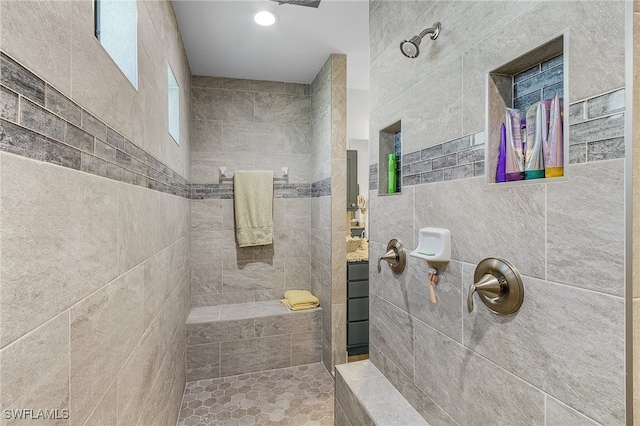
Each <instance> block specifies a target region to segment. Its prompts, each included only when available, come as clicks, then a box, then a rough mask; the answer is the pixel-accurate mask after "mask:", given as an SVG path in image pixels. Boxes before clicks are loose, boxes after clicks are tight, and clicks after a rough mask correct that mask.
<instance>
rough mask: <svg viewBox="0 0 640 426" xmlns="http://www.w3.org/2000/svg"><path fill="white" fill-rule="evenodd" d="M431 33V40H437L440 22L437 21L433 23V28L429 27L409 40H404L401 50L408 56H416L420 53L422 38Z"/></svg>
mask: <svg viewBox="0 0 640 426" xmlns="http://www.w3.org/2000/svg"><path fill="white" fill-rule="evenodd" d="M427 34H430V36H429V37H431V40H435V39H436V38H438V34H440V22H436V23H435V24H433V27H432V28H427V29H426V30H424V31H422V32H421V33H420V34H418V35H416V36H413V37H411V38H410V39H409V40H404V41H402V42H401V43H400V51H401V52H402V54H403V55H404V56H406V57H407V58H415V57H417V56H418V55H419V54H420V47H419V46H420V42H421V41H422V38H423V37H424V36H426V35H427Z"/></svg>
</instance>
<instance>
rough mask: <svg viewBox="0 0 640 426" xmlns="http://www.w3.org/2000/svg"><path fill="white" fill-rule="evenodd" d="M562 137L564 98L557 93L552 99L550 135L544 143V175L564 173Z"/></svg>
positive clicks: (551, 176)
mask: <svg viewBox="0 0 640 426" xmlns="http://www.w3.org/2000/svg"><path fill="white" fill-rule="evenodd" d="M562 145H563V137H562V99H561V98H560V96H559V95H558V94H557V93H556V95H555V96H554V97H553V100H552V101H551V112H550V116H549V137H548V140H547V143H546V144H544V167H545V169H544V175H545V177H548V178H553V177H559V176H563V175H564V162H563V146H562Z"/></svg>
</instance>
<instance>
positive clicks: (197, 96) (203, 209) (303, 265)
mask: <svg viewBox="0 0 640 426" xmlns="http://www.w3.org/2000/svg"><path fill="white" fill-rule="evenodd" d="M191 82H192V83H191V87H192V97H191V112H192V116H191V170H192V175H191V181H192V197H193V200H192V201H191V232H192V244H191V256H192V259H191V263H192V284H191V300H192V306H193V307H197V306H215V305H220V304H227V303H242V302H251V301H260V300H273V299H280V298H282V297H283V293H284V291H285V290H287V289H310V288H311V276H310V275H311V251H310V238H311V237H310V228H311V198H310V197H311V191H312V188H311V168H310V165H311V163H310V161H311V136H310V135H311V124H310V114H311V97H310V94H309V91H310V88H309V85H303V84H291V83H284V82H274V81H254V80H239V79H231V78H214V77H201V76H193V77H192V80H191ZM220 167H226V168H227V173H228V174H230V173H233V172H234V171H235V170H255V169H257V170H273V171H274V175H277V174H279V173H280V171H281V168H282V167H289V181H288V183H285V182H280V181H276V182H275V192H274V201H273V227H274V233H273V244H272V245H267V246H257V247H242V248H240V247H237V244H236V240H235V231H234V229H235V228H234V225H235V222H234V210H233V209H234V207H233V182H232V181H222V182H220V172H219V168H220Z"/></svg>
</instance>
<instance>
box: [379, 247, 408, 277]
mask: <svg viewBox="0 0 640 426" xmlns="http://www.w3.org/2000/svg"><path fill="white" fill-rule="evenodd" d="M383 260H386V261H387V262H388V263H389V268H391V270H392V271H393V273H394V274H401V273H402V271H404V266H405V265H406V263H407V255H406V254H405V251H404V244H402V241H400V240H396V239H395V238H394V239H393V240H391V241H389V244H387V252H386V253H385V254H383V255H382V256H380V257H379V258H378V273H380V272H381V271H382V265H381V264H380V262H382V261H383Z"/></svg>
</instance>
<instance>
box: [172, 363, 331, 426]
mask: <svg viewBox="0 0 640 426" xmlns="http://www.w3.org/2000/svg"><path fill="white" fill-rule="evenodd" d="M195 425H224V426H227V425H234V426H235V425H237V426H240V425H291V426H294V425H318V426H331V425H333V377H332V376H331V374H329V372H327V370H326V368H325V367H324V365H323V364H321V363H317V364H309V365H301V366H297V367H288V368H281V369H278V370H270V371H261V372H258V373H249V374H242V375H239V376H230V377H224V378H219V379H206V380H199V381H195V382H188V383H187V386H186V388H185V391H184V396H183V398H182V408H181V411H180V418H179V419H178V426H195Z"/></svg>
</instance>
